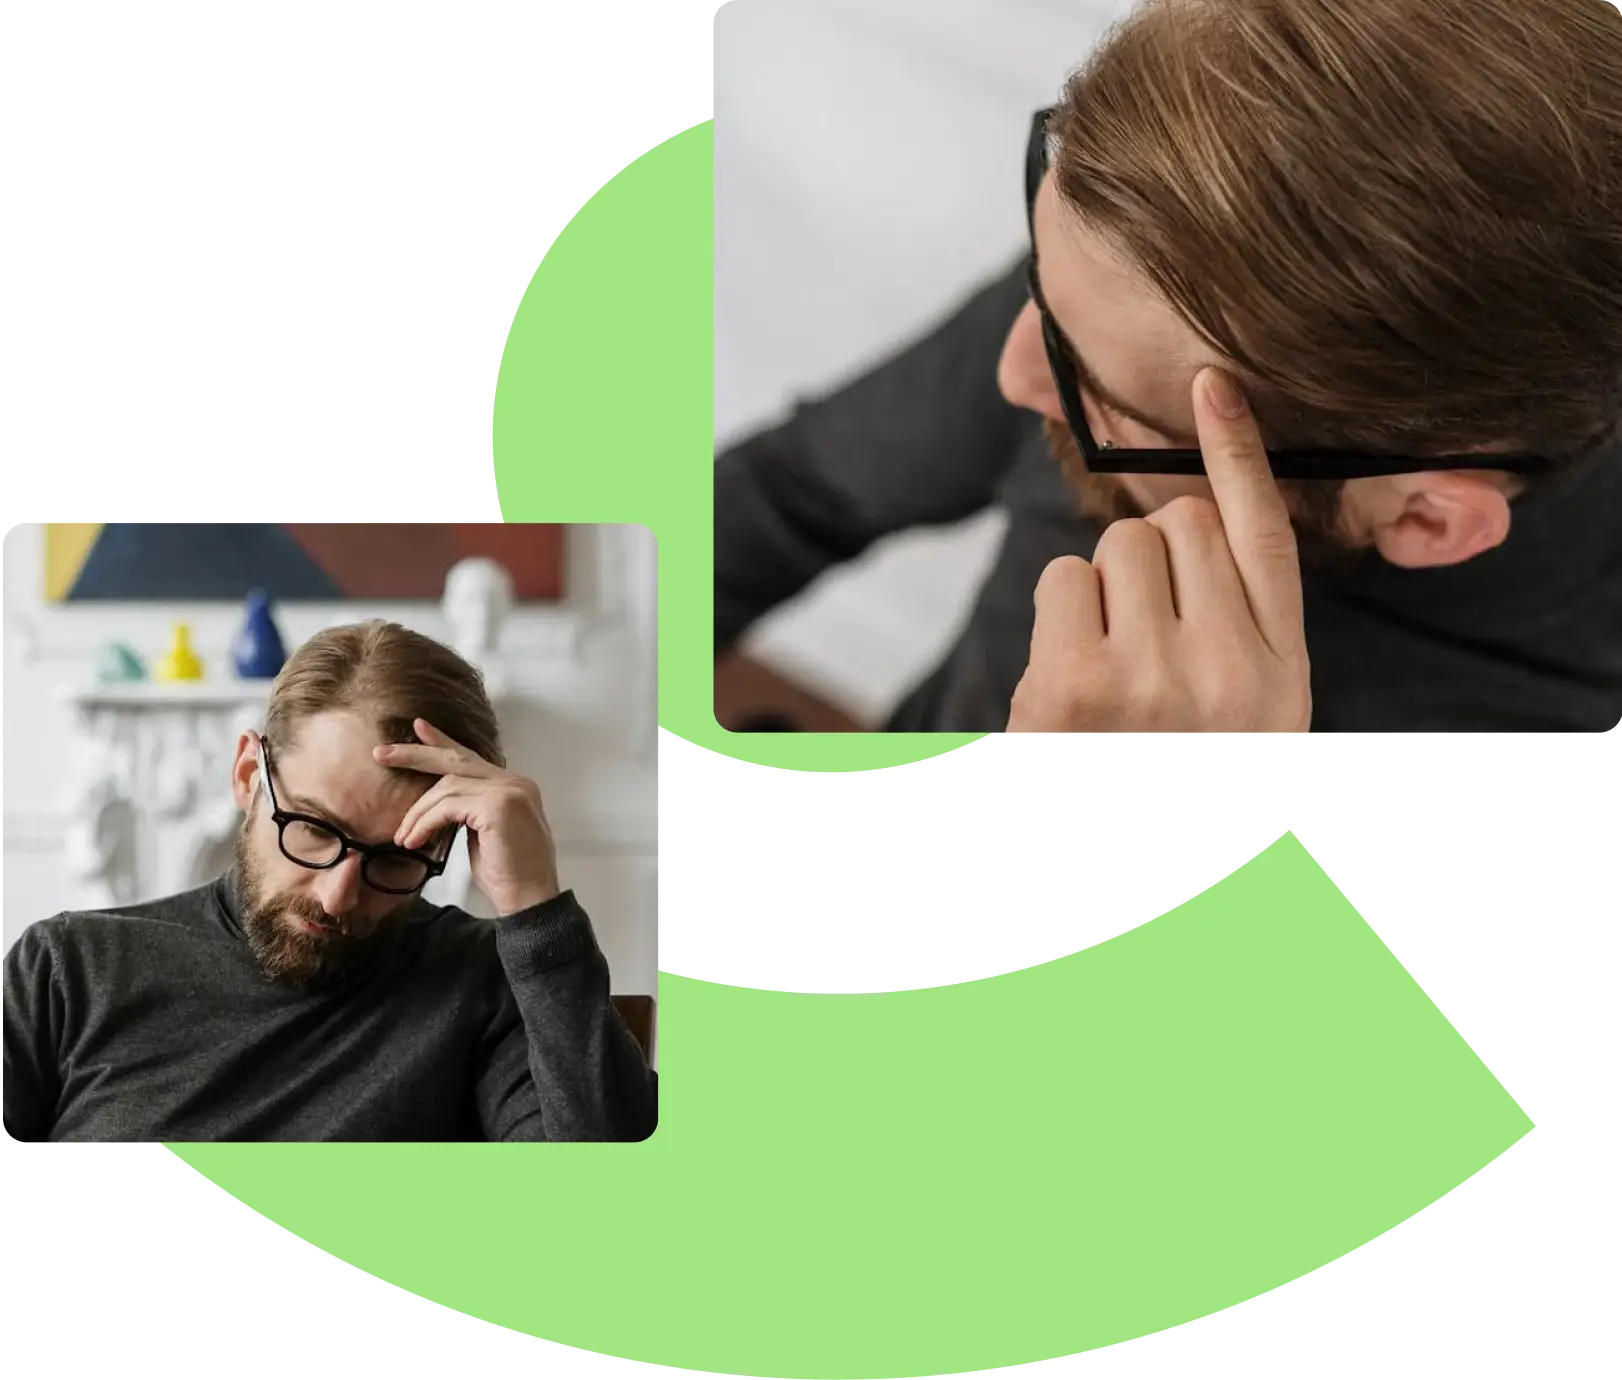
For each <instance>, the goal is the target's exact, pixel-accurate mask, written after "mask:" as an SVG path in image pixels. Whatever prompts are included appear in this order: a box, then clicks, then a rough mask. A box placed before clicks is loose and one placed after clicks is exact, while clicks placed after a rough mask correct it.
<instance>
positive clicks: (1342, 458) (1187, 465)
mask: <svg viewBox="0 0 1622 1380" xmlns="http://www.w3.org/2000/svg"><path fill="white" fill-rule="evenodd" d="M1056 109H1057V107H1056V106H1048V107H1046V108H1045V109H1042V110H1038V111H1037V112H1036V114H1035V115H1034V116H1033V117H1032V119H1031V137H1030V143H1029V144H1028V145H1027V146H1026V150H1025V222H1026V228H1027V231H1028V233H1029V235H1030V245H1031V252H1030V254H1029V256H1028V257H1027V258H1026V261H1025V262H1026V269H1025V272H1026V278H1027V281H1028V283H1029V286H1030V293H1031V301H1032V302H1033V303H1034V304H1035V306H1036V310H1037V315H1038V316H1039V317H1040V319H1041V322H1042V343H1043V345H1044V346H1045V347H1046V349H1047V356H1048V368H1049V369H1050V370H1052V372H1053V382H1054V385H1055V386H1056V387H1057V388H1058V390H1059V405H1060V407H1061V408H1062V409H1063V411H1064V419H1065V422H1066V424H1067V425H1068V426H1069V428H1070V431H1071V433H1072V434H1073V435H1074V436H1075V438H1076V444H1077V445H1078V446H1079V447H1080V448H1081V453H1082V456H1083V457H1084V458H1085V460H1086V462H1087V468H1088V469H1089V470H1091V471H1092V472H1093V473H1095V474H1186V475H1203V474H1204V473H1205V456H1204V454H1203V453H1202V452H1201V451H1200V450H1198V449H1194V450H1187V449H1181V448H1172V449H1164V450H1161V449H1152V448H1148V447H1123V446H1116V445H1114V444H1112V443H1109V442H1106V443H1104V444H1102V445H1101V444H1099V443H1098V441H1096V440H1095V439H1094V437H1093V433H1092V428H1091V427H1090V426H1089V425H1088V424H1087V412H1086V409H1085V408H1084V407H1083V406H1082V400H1081V381H1080V378H1079V376H1078V375H1077V372H1076V367H1075V363H1074V361H1073V360H1072V359H1071V357H1070V349H1069V346H1068V345H1067V344H1066V342H1065V338H1064V334H1063V332H1062V331H1061V330H1060V329H1059V323H1058V321H1057V320H1056V319H1055V318H1054V315H1053V313H1052V312H1051V311H1050V310H1049V309H1048V305H1047V302H1046V300H1045V299H1044V298H1043V296H1042V284H1041V282H1040V280H1039V279H1038V277H1037V271H1036V198H1037V194H1038V192H1040V190H1041V187H1042V179H1043V178H1044V177H1045V176H1046V175H1047V172H1048V168H1049V167H1050V166H1051V161H1052V160H1051V155H1050V152H1049V147H1048V145H1049V131H1048V124H1049V121H1050V120H1051V119H1052V116H1053V114H1054V111H1055V110H1056ZM1266 454H1267V461H1268V466H1269V468H1271V470H1272V472H1273V477H1274V478H1275V479H1330V480H1339V479H1371V478H1376V477H1379V476H1383V475H1392V474H1418V473H1422V472H1424V471H1427V470H1504V471H1508V472H1510V473H1515V474H1533V473H1538V472H1541V471H1544V470H1547V469H1549V468H1550V467H1551V462H1550V461H1549V460H1548V458H1547V457H1544V456H1538V455H1492V454H1477V455H1431V456H1425V457H1423V458H1421V457H1418V456H1407V455H1390V456H1387V455H1376V454H1372V453H1368V454H1365V453H1363V452H1360V451H1348V450H1304V449H1281V450H1274V449H1269V450H1267V452H1266Z"/></svg>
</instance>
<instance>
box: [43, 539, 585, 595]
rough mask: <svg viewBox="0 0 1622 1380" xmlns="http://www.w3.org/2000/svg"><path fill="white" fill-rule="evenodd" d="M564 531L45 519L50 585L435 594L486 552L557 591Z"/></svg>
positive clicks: (538, 591)
mask: <svg viewBox="0 0 1622 1380" xmlns="http://www.w3.org/2000/svg"><path fill="white" fill-rule="evenodd" d="M563 534H564V528H563V526H562V525H561V524H558V523H530V524H518V523H477V522H474V523H426V522H424V523H409V522H394V523H388V522H376V523H321V522H290V523H269V522H263V523H251V522H250V523H207V522H158V523H124V522H76V523H75V522H62V523H47V524H46V526H45V597H46V598H47V599H48V600H50V601H52V602H54V603H80V602H87V601H91V600H101V599H127V600H135V601H143V600H188V599H193V600H195V599H207V600H213V599H223V600H233V601H235V600H240V599H241V598H243V596H244V595H246V594H247V592H248V591H249V590H250V589H262V590H264V591H265V592H266V593H267V594H269V595H270V597H271V598H272V599H273V600H280V601H300V600H303V601H324V600H337V599H379V600H383V599H389V600H392V599H404V600H415V599H433V600H437V599H438V598H439V597H440V596H441V595H442V594H443V593H444V590H445V574H446V572H447V571H449V570H450V568H451V567H452V566H453V565H455V564H456V563H457V562H458V561H460V560H462V559H463V558H464V557H466V556H488V557H490V558H492V559H493V560H496V561H499V562H500V563H501V564H502V565H503V566H504V567H506V569H507V571H508V573H509V574H511V576H512V578H513V585H514V587H515V589H516V592H517V595H518V598H519V599H520V600H547V599H558V598H560V597H562V594H563Z"/></svg>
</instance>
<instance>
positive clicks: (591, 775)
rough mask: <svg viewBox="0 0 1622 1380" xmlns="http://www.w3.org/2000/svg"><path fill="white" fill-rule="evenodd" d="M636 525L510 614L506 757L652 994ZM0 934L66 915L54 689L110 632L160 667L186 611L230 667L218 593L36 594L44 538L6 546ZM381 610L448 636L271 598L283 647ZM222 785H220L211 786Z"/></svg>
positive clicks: (66, 737)
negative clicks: (202, 597) (174, 600)
mask: <svg viewBox="0 0 1622 1380" xmlns="http://www.w3.org/2000/svg"><path fill="white" fill-rule="evenodd" d="M653 545H654V543H653V538H652V536H651V534H650V533H648V531H647V530H646V529H644V528H641V527H607V526H604V527H594V526H580V527H572V528H570V529H569V532H568V534H567V538H566V547H565V549H566V553H567V554H566V560H567V573H566V576H565V595H564V599H563V600H562V602H561V603H560V604H558V605H527V606H520V607H519V608H518V610H517V611H515V612H514V614H513V616H512V618H511V619H510V620H509V622H508V623H507V625H506V628H505V631H504V634H503V638H502V644H501V650H502V651H503V653H504V654H505V656H506V659H507V667H508V676H509V682H510V685H509V689H510V694H509V696H508V697H507V698H506V699H505V700H504V701H503V702H502V705H501V712H502V733H503V739H504V742H505V745H506V748H507V755H508V759H509V763H510V765H511V766H512V767H513V768H514V769H515V770H518V771H522V772H524V773H526V774H527V775H530V776H532V777H534V778H535V780H536V781H538V782H539V783H540V785H541V789H542V791H543V792H544V795H545V799H546V806H547V815H548V818H549V819H550V820H551V822H552V826H553V829H554V831H555V832H556V834H557V839H558V849H559V860H560V863H561V867H562V875H563V879H564V884H565V885H566V886H572V887H574V888H575V890H576V891H577V893H578V894H579V896H580V898H581V901H582V902H583V903H584V905H585V906H586V909H587V910H588V911H589V913H590V914H591V917H592V923H593V925H594V926H595V927H596V930H597V934H598V938H599V940H600V941H601V943H602V945H603V949H604V951H605V952H606V953H607V955H608V960H609V964H610V966H611V968H612V971H613V975H614V988H615V990H616V991H619V992H653V991H654V990H655V986H656V973H657V968H658V951H657V943H656V934H657V920H656V903H657V838H658V827H657V824H658V800H657V774H656V765H657V749H656V743H655V738H656V731H657V730H656V713H657V706H656V696H657V683H656V676H655V640H654V639H655V624H654V608H655V604H654V600H655V583H654V550H653ZM4 576H5V578H4V603H5V648H4V650H5V678H4V722H5V781H4V786H5V791H4V797H3V808H4V827H5V837H4V844H5V847H4V857H5V877H4V905H5V910H4V934H5V944H6V946H7V947H8V948H9V947H10V945H11V944H12V943H13V942H14V941H15V939H16V937H17V935H18V934H20V933H21V931H22V930H23V929H24V928H25V927H26V926H27V925H29V924H32V923H33V922H34V921H35V920H39V919H43V918H44V917H46V916H49V915H52V914H54V913H55V912H57V911H58V910H61V909H62V908H63V904H64V902H63V899H62V897H63V890H64V888H63V886H62V881H61V879H62V874H63V858H62V848H63V837H64V833H65V813H66V810H67V808H68V805H69V800H68V798H67V792H68V791H69V788H70V783H69V780H68V773H67V770H66V764H67V761H68V758H69V743H70V741H71V735H72V733H73V724H74V719H73V714H72V712H71V710H70V708H69V707H68V705H67V704H66V702H65V701H64V698H63V695H64V692H65V691H66V690H68V689H69V688H71V687H75V686H85V685H88V684H89V683H90V682H91V681H92V680H93V677H94V669H95V661H96V655H97V653H98V652H99V651H100V649H101V647H102V646H103V645H104V644H105V643H106V642H107V641H109V640H110V639H114V638H117V639H119V640H122V641H127V642H129V643H131V644H132V645H134V646H135V647H136V648H137V649H138V650H139V651H140V652H141V653H142V654H143V656H147V657H148V658H149V660H155V659H156V657H157V656H159V655H161V653H162V652H163V651H164V650H165V649H166V647H167V645H168V640H169V630H170V627H171V626H172V624H174V623H175V622H177V621H181V620H184V621H187V622H189V623H190V624H191V627H192V638H193V643H194V646H195V647H196V649H197V651H198V653H199V654H200V655H201V656H202V657H203V658H204V662H205V665H206V667H207V668H208V670H209V672H210V674H215V673H216V672H217V671H218V670H223V669H224V668H225V667H227V666H228V665H229V658H228V655H227V649H228V647H229V644H230V640H231V638H232V636H233V635H234V633H235V632H236V629H237V626H238V624H239V623H240V621H241V610H240V609H239V608H238V607H235V606H232V605H225V604H189V605H179V604H80V605H47V604H46V603H45V602H44V599H43V594H42V586H43V555H42V532H41V530H40V529H39V528H38V527H36V526H31V525H25V526H20V527H16V528H13V529H12V530H11V532H10V533H8V534H7V536H6V540H5V559H4ZM376 616H384V617H389V618H394V619H396V620H397V621H399V622H402V623H405V624H407V625H409V626H411V627H414V628H418V629H420V630H421V631H422V632H424V633H427V634H428V635H429V636H432V637H439V638H441V639H446V640H448V638H449V636H450V634H449V630H448V628H447V627H446V625H445V622H444V619H443V617H442V616H441V614H440V611H439V609H438V607H437V606H435V605H432V604H420V603H419V604H362V603H342V604H284V605H281V606H280V607H278V609H277V610H276V619H277V623H278V626H279V627H280V628H281V631H282V636H283V639H284V641H286V642H287V643H288V644H289V645H290V646H291V645H292V644H294V643H296V642H298V641H302V640H303V639H304V638H306V637H308V636H309V635H310V634H311V633H313V632H315V631H317V630H318V629H319V628H322V627H327V626H330V625H332V624H334V623H345V622H352V621H355V620H357V619H361V618H368V617H376ZM225 789H226V783H225V782H224V781H223V780H222V781H221V782H220V790H221V792H222V795H223V793H224V792H225Z"/></svg>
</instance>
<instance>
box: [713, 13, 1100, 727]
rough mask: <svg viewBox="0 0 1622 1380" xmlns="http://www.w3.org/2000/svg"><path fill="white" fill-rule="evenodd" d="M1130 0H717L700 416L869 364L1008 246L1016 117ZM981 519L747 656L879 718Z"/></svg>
mask: <svg viewBox="0 0 1622 1380" xmlns="http://www.w3.org/2000/svg"><path fill="white" fill-rule="evenodd" d="M1126 8H1128V6H1127V5H1126V4H1125V3H1124V0H1070V2H1069V3H1056V2H1054V0H1050V2H1049V3H1042V0H929V3H925V0H733V3H731V4H729V5H727V6H725V7H724V8H723V9H722V10H721V11H720V13H719V14H718V15H717V17H716V49H715V87H716V90H715V426H716V434H717V440H718V442H719V443H722V444H724V443H725V442H726V441H727V440H730V439H734V438H736V437H738V436H740V435H743V434H746V433H748V432H749V431H751V430H753V429H755V428H756V427H759V426H761V425H764V424H767V423H769V422H772V421H774V420H777V419H778V418H780V417H781V416H782V415H784V414H785V413H786V412H787V410H788V408H789V405H790V403H791V401H792V399H793V398H794V397H795V396H796V395H801V396H803V395H806V394H811V393H815V392H817V391H819V390H822V389H825V388H828V387H830V386H831V385H834V384H836V383H838V382H840V381H842V380H843V379H845V378H848V377H850V376H851V375H853V374H854V373H856V372H859V371H860V370H861V368H862V367H863V366H865V365H869V364H872V363H875V362H877V361H878V360H879V359H880V358H882V357H883V356H884V355H885V354H887V353H888V352H889V351H890V350H891V349H893V348H894V347H895V346H897V345H899V344H901V343H902V342H904V341H906V340H908V339H909V338H911V337H912V336H913V335H915V334H916V333H918V332H920V331H922V330H924V329H926V328H927V327H928V326H929V325H930V324H931V323H932V322H934V321H936V320H938V319H939V318H940V317H941V316H942V315H944V314H945V313H946V311H947V310H948V309H949V308H950V307H951V306H953V305H954V304H955V303H956V302H957V301H958V300H960V299H961V298H962V297H963V296H965V295H966V294H967V293H968V291H969V290H971V289H972V288H973V287H974V286H975V285H977V284H978V283H979V282H980V281H981V280H983V279H984V278H986V277H988V276H990V275H991V274H994V273H997V272H1000V271H1002V270H1004V269H1006V268H1007V267H1009V266H1010V265H1011V264H1012V263H1013V261H1014V258H1015V256H1016V255H1017V254H1019V253H1021V252H1022V249H1023V245H1024V241H1025V225H1024V214H1025V212H1024V153H1025V140H1026V135H1027V133H1028V132H1029V128H1030V117H1031V113H1032V112H1033V111H1034V110H1036V109H1038V108H1039V107H1041V106H1043V105H1047V104H1051V103H1052V101H1053V100H1054V99H1055V97H1056V96H1057V95H1058V93H1059V91H1060V89H1061V87H1062V86H1063V83H1064V80H1065V78H1066V76H1067V75H1068V74H1069V72H1070V71H1071V70H1072V69H1073V68H1074V67H1076V66H1077V65H1079V63H1080V62H1081V61H1082V60H1083V59H1084V58H1085V57H1086V55H1087V53H1088V52H1089V51H1090V50H1091V48H1092V47H1093V46H1094V44H1095V43H1096V42H1097V40H1098V38H1099V36H1100V35H1101V33H1102V32H1103V30H1104V28H1105V26H1106V24H1107V22H1108V21H1109V20H1110V19H1111V18H1112V17H1114V16H1117V15H1119V14H1120V13H1122V12H1124V10H1125V9H1126ZM1000 530H1001V528H1000V523H999V521H998V519H997V518H996V517H995V516H994V515H988V516H987V517H984V518H981V519H976V520H974V521H971V522H970V523H968V524H965V525H963V526H961V527H959V528H957V529H955V530H952V531H949V532H932V533H919V534H914V535H911V536H908V537H904V538H898V539H893V540H892V541H890V542H887V543H885V544H883V546H882V547H880V548H877V549H875V551H873V552H870V553H869V555H868V556H867V557H866V558H864V559H863V560H862V561H860V562H857V563H855V564H853V565H852V566H851V567H850V568H848V569H847V570H845V571H842V572H840V573H839V574H837V575H833V576H830V577H828V578H826V579H825V580H823V581H822V582H820V583H819V584H818V585H817V586H816V587H814V590H813V591H812V592H811V593H810V594H809V595H808V596H807V597H804V598H802V599H801V600H800V601H798V602H796V603H795V604H794V605H791V606H789V607H787V608H785V609H784V610H780V611H779V612H778V613H777V614H776V615H774V616H773V617H772V618H771V619H769V620H767V621H766V622H764V623H763V624H762V625H761V627H760V629H759V630H758V631H757V633H756V635H755V636H754V637H753V638H752V639H751V644H750V648H751V650H752V651H753V652H755V653H756V654H757V655H760V656H761V657H762V658H763V659H765V660H767V661H769V662H771V663H773V664H776V665H778V666H780V667H782V668H784V669H788V670H791V671H793V672H795V673H796V674H798V675H799V677H800V678H801V679H802V680H806V681H808V682H809V683H812V684H814V685H817V686H819V687H821V688H822V689H824V690H825V691H827V692H830V693H832V694H834V695H836V696H838V697H840V698H842V699H843V700H844V701H845V702H846V703H847V704H850V705H851V706H853V707H854V708H856V709H858V710H859V711H861V712H864V713H866V714H869V715H876V714H879V713H882V712H883V710H884V709H885V708H887V707H888V706H889V704H890V702H891V701H892V700H894V699H895V698H896V697H898V696H899V695H900V694H901V693H902V691H903V690H905V689H906V688H907V687H908V686H909V685H910V684H911V683H912V682H913V680H914V679H915V678H916V677H917V676H918V675H920V674H921V673H922V672H923V671H924V670H925V669H927V667H928V666H929V665H930V664H931V663H932V662H933V661H934V659H935V658H936V657H937V656H938V655H939V654H940V652H941V651H942V649H943V648H944V646H945V644H946V641H947V638H948V637H949V636H950V632H951V630H952V628H953V627H954V625H955V624H956V623H957V622H958V620H959V619H960V618H962V617H963V615H964V614H965V613H966V612H967V604H968V600H969V598H970V596H971V595H972V593H973V591H974V590H975V588H976V587H977V585H978V583H979V579H980V577H981V575H982V573H983V571H984V568H985V566H986V563H987V562H988V561H989V559H990V556H991V552H992V549H993V543H994V542H995V540H996V539H997V536H998V534H999V532H1000Z"/></svg>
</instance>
